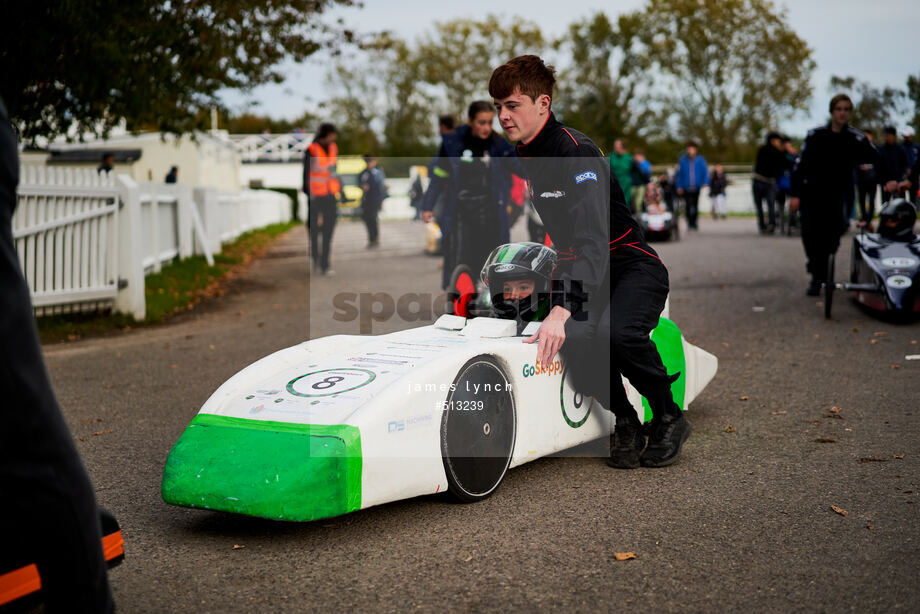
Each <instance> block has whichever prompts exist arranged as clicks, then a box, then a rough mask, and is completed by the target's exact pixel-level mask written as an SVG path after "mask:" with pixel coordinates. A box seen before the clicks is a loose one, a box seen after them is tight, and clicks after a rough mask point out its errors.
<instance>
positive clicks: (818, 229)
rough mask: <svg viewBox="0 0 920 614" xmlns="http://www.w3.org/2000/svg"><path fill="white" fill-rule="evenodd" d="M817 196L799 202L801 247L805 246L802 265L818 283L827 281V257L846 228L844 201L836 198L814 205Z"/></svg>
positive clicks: (835, 249) (838, 244) (835, 250)
mask: <svg viewBox="0 0 920 614" xmlns="http://www.w3.org/2000/svg"><path fill="white" fill-rule="evenodd" d="M816 202H820V200H819V199H818V198H814V199H809V200H804V199H803V201H802V208H801V209H800V211H801V213H802V215H801V220H802V246H803V247H804V248H805V258H806V263H805V268H806V269H807V270H808V272H809V273H811V276H812V278H814V279H815V280H817V281H819V282H824V281H826V280H827V259H828V256H830V255H831V254H834V253H836V252H837V248H838V247H840V237H842V236H843V234H844V233H845V232H846V230H847V226H848V225H849V220H848V219H847V218H846V201H845V199H840V200H837V201H836V206H834V203H831V202H827V201H825V203H826V206H822V207H821V208H818V207H817V206H816V204H815V203H816Z"/></svg>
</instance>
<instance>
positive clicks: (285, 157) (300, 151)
mask: <svg viewBox="0 0 920 614" xmlns="http://www.w3.org/2000/svg"><path fill="white" fill-rule="evenodd" d="M224 136H225V138H226V139H228V140H229V141H230V143H231V144H233V146H234V147H236V150H237V151H238V152H239V154H240V156H241V157H242V161H243V162H295V161H296V162H300V161H302V160H303V156H304V151H305V150H306V149H307V147H309V146H310V143H312V142H313V137H312V136H310V135H308V134H306V133H299V134H295V133H290V134H226V135H224Z"/></svg>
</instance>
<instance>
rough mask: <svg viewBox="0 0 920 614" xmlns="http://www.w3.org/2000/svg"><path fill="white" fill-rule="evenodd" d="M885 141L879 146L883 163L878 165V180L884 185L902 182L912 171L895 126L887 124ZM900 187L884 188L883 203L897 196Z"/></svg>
mask: <svg viewBox="0 0 920 614" xmlns="http://www.w3.org/2000/svg"><path fill="white" fill-rule="evenodd" d="M883 132H884V134H885V142H884V143H882V145H881V146H880V147H879V148H878V153H879V157H880V158H881V163H880V164H879V167H878V181H879V183H880V184H882V186H884V185H885V184H886V183H889V182H892V181H893V182H895V183H896V184H900V183H901V182H903V181H904V180H905V179H907V173H908V172H910V165H909V164H908V158H907V152H906V151H905V150H904V148H903V147H902V146H901V145H900V144H899V143H898V131H897V129H895V127H894V126H885V130H884V131H883ZM897 192H898V189H897V188H896V189H894V190H890V189H886V188H885V187H883V188H882V204H883V205H884V204H885V203H887V202H888V201H889V200H891V199H892V198H896V197H897Z"/></svg>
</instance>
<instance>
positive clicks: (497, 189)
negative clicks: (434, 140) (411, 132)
mask: <svg viewBox="0 0 920 614" xmlns="http://www.w3.org/2000/svg"><path fill="white" fill-rule="evenodd" d="M467 116H468V122H467V123H466V124H464V125H463V126H460V127H459V128H457V129H456V130H455V131H454V132H452V133H450V134H447V135H445V136H444V138H443V139H442V141H441V149H440V151H439V152H438V157H437V159H436V161H435V163H434V166H433V169H432V175H431V182H430V183H429V184H428V190H427V191H426V192H425V199H424V201H423V202H422V219H423V220H424V221H426V222H428V221H430V220H431V217H432V210H433V209H434V206H435V203H436V202H437V200H438V198H439V197H440V196H441V195H442V194H443V195H444V210H443V212H442V214H441V222H439V224H440V226H441V233H442V239H441V244H442V250H443V252H444V267H443V270H442V282H441V283H442V286H441V287H442V288H446V287H447V286H448V284H449V283H450V278H451V275H452V274H453V270H454V268H456V267H457V266H458V265H460V264H465V265H467V266H468V267H470V270H471V271H477V270H479V269H480V268H481V267H482V263H483V262H485V260H486V258H487V257H488V255H489V253H490V252H491V251H492V249H493V248H495V247H496V246H498V245H501V244H502V243H510V230H509V225H508V210H507V207H506V205H507V204H508V200H509V196H510V193H511V173H512V171H513V170H514V169H515V168H516V167H515V166H514V164H515V163H514V162H513V159H514V148H513V147H512V146H511V144H510V143H508V141H506V140H505V139H504V138H502V137H501V136H499V135H497V134H495V132H494V131H493V130H492V122H493V121H494V119H495V108H494V107H493V106H492V104H491V103H490V102H486V101H484V100H479V101H476V102H474V103H472V104H471V105H470V107H469V109H468V112H467Z"/></svg>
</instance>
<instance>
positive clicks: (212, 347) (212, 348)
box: [208, 343, 217, 350]
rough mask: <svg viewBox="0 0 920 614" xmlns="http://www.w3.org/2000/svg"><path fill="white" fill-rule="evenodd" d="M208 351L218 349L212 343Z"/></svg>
mask: <svg viewBox="0 0 920 614" xmlns="http://www.w3.org/2000/svg"><path fill="white" fill-rule="evenodd" d="M208 349H209V350H216V349H217V348H215V347H214V344H213V343H211V344H210V345H208Z"/></svg>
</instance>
